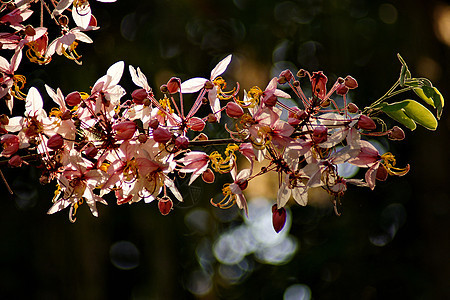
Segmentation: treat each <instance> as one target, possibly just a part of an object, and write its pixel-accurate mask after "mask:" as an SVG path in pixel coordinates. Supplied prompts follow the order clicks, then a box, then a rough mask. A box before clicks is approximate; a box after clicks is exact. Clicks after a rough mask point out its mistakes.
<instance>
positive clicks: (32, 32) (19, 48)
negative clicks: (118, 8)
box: [0, 0, 116, 111]
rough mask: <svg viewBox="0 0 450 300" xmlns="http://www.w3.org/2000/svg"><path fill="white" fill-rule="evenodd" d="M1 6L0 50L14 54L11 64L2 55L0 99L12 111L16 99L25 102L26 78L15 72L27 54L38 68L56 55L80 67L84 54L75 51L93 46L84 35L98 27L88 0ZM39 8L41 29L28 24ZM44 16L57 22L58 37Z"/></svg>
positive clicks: (17, 0) (30, 0) (14, 1)
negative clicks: (45, 23)
mask: <svg viewBox="0 0 450 300" xmlns="http://www.w3.org/2000/svg"><path fill="white" fill-rule="evenodd" d="M97 1H99V2H115V1H116V0H97ZM0 3H1V4H0V25H2V26H1V28H2V32H0V49H2V50H11V51H12V52H13V54H12V56H11V59H10V60H9V62H8V60H7V59H6V58H4V57H3V56H0V72H1V75H2V76H1V78H0V82H1V83H2V84H1V85H0V98H2V99H4V100H5V101H6V104H7V106H8V108H9V109H10V111H12V109H13V105H14V98H16V99H20V100H24V99H25V97H26V94H25V93H24V92H23V91H22V89H23V88H24V87H25V83H26V77H25V76H23V75H20V74H17V73H16V71H17V70H18V68H19V66H20V62H21V61H22V56H23V55H24V54H25V55H26V57H27V58H28V59H29V60H30V61H31V62H33V63H37V64H39V65H45V64H48V63H49V62H50V61H51V60H52V57H53V55H55V54H57V55H61V56H65V57H67V58H68V59H70V60H73V61H74V62H76V63H77V64H81V55H79V54H78V53H77V51H76V48H77V46H78V44H79V43H80V42H83V43H92V42H93V41H92V39H91V38H90V37H89V36H88V35H87V34H86V33H85V32H88V31H91V30H97V29H99V27H98V25H97V20H96V18H95V17H94V15H93V14H92V12H91V7H90V4H89V1H88V0H61V1H44V0H10V1H3V0H2V1H0ZM37 5H40V20H39V26H33V25H32V24H30V23H28V22H29V20H30V17H31V16H32V15H33V13H35V11H34V10H36V9H35V6H37ZM69 7H70V8H69ZM67 12H71V15H72V16H71V17H72V20H73V22H74V23H75V26H72V24H70V22H69V20H70V19H69V17H68V16H67V15H66V14H67ZM44 14H48V17H49V19H50V20H51V22H52V23H54V24H53V25H52V26H56V27H57V28H58V30H57V32H58V33H59V34H58V35H56V36H49V30H48V28H49V25H51V24H49V25H48V26H44Z"/></svg>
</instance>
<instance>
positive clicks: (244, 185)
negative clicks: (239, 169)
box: [236, 179, 248, 191]
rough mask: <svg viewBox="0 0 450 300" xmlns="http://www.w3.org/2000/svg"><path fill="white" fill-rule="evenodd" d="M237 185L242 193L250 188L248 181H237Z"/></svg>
mask: <svg viewBox="0 0 450 300" xmlns="http://www.w3.org/2000/svg"><path fill="white" fill-rule="evenodd" d="M236 184H237V185H238V186H239V188H240V189H241V191H243V190H245V189H246V188H247V187H248V180H247V179H239V180H238V181H236Z"/></svg>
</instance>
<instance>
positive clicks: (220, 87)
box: [213, 76, 236, 100]
mask: <svg viewBox="0 0 450 300" xmlns="http://www.w3.org/2000/svg"><path fill="white" fill-rule="evenodd" d="M213 83H214V85H215V86H216V87H217V97H218V98H219V99H220V100H230V99H231V98H233V94H234V93H235V91H236V88H233V89H232V90H231V91H224V89H226V88H227V83H226V81H225V80H224V79H223V78H222V77H220V76H219V77H216V78H215V79H214V81H213Z"/></svg>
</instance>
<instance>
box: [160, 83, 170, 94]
mask: <svg viewBox="0 0 450 300" xmlns="http://www.w3.org/2000/svg"><path fill="white" fill-rule="evenodd" d="M159 90H160V91H161V93H164V94H166V93H168V92H169V89H168V88H167V84H163V85H161V86H160V87H159Z"/></svg>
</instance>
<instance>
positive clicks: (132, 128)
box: [112, 121, 136, 140]
mask: <svg viewBox="0 0 450 300" xmlns="http://www.w3.org/2000/svg"><path fill="white" fill-rule="evenodd" d="M112 129H113V130H114V131H115V132H116V135H115V136H114V138H115V139H116V140H129V139H131V138H132V137H133V135H134V133H135V132H136V123H134V122H133V121H124V122H121V123H119V124H115V125H114V126H113V127H112Z"/></svg>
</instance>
